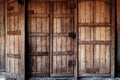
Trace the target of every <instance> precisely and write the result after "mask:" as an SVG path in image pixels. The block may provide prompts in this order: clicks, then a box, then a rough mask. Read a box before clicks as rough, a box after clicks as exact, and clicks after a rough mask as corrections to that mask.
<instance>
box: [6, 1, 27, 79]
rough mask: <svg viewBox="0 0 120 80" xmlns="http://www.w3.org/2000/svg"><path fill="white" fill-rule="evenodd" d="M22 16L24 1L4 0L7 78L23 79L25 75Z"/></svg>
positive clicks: (23, 20)
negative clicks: (21, 2)
mask: <svg viewBox="0 0 120 80" xmlns="http://www.w3.org/2000/svg"><path fill="white" fill-rule="evenodd" d="M14 13H17V14H14ZM10 14H14V15H10ZM24 17H25V15H24V2H23V4H20V3H18V0H6V73H7V77H8V78H15V79H17V80H24V75H25V74H24V70H25V69H24V68H25V67H24V60H25V59H24V55H25V52H24V51H25V47H24V41H25V37H24V34H25V28H24V27H25V26H24V22H25V19H24Z"/></svg>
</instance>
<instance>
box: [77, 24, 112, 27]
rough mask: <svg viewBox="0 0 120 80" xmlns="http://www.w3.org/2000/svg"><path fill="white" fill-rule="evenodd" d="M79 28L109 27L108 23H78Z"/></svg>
mask: <svg viewBox="0 0 120 80" xmlns="http://www.w3.org/2000/svg"><path fill="white" fill-rule="evenodd" d="M78 26H79V27H110V26H111V24H110V23H79V24H78Z"/></svg>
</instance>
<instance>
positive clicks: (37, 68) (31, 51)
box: [27, 0, 50, 76]
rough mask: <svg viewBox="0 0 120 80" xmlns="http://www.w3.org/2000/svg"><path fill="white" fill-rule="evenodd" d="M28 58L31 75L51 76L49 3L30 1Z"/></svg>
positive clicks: (28, 9)
mask: <svg viewBox="0 0 120 80" xmlns="http://www.w3.org/2000/svg"><path fill="white" fill-rule="evenodd" d="M27 7H28V8H27V11H28V17H27V18H28V28H27V39H28V54H27V55H28V59H29V61H30V62H29V63H28V64H29V65H28V67H29V71H28V74H30V76H49V71H50V70H49V65H50V64H49V3H48V2H41V1H34V0H33V1H32V0H30V1H28V6H27Z"/></svg>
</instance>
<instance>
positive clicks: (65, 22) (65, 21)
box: [51, 1, 74, 76]
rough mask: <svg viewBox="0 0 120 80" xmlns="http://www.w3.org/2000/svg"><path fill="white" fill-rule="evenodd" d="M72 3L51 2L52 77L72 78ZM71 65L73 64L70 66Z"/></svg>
mask: <svg viewBox="0 0 120 80" xmlns="http://www.w3.org/2000/svg"><path fill="white" fill-rule="evenodd" d="M71 5H72V2H70V1H69V2H67V1H66V2H53V54H52V55H53V60H52V61H53V63H52V66H53V69H52V70H53V71H52V74H51V75H52V76H73V72H74V65H73V64H74V49H73V47H74V44H73V43H74V39H73V37H70V36H69V34H70V33H71V32H74V10H73V9H72V8H71ZM72 63H73V64H72Z"/></svg>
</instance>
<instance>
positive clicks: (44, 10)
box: [27, 0, 76, 76]
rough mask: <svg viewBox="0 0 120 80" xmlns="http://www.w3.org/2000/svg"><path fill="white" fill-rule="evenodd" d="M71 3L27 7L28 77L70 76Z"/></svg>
mask: <svg viewBox="0 0 120 80" xmlns="http://www.w3.org/2000/svg"><path fill="white" fill-rule="evenodd" d="M71 5H72V2H71V1H69V2H68V1H63V2H61V1H58V2H57V1H51V2H50V1H44V0H39V1H37V0H36V1H34V0H28V4H27V15H28V16H27V22H28V23H27V24H28V25H27V41H28V44H27V45H28V47H27V59H28V61H29V63H28V62H27V63H28V65H27V67H29V70H28V71H27V73H28V74H29V76H73V75H74V65H75V64H74V63H75V61H74V40H75V38H76V33H74V10H73V9H72V7H71Z"/></svg>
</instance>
